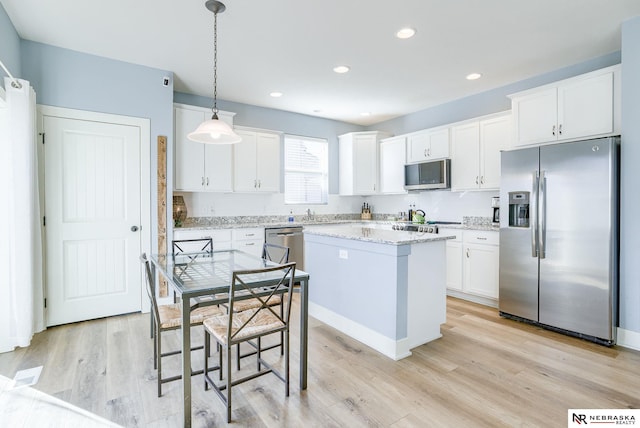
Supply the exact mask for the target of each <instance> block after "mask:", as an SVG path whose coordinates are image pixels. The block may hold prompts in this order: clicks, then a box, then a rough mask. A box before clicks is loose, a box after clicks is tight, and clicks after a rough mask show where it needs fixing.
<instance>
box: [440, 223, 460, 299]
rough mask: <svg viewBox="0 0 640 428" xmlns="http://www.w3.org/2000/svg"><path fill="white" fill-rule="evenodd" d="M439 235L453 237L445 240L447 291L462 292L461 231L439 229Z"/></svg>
mask: <svg viewBox="0 0 640 428" xmlns="http://www.w3.org/2000/svg"><path fill="white" fill-rule="evenodd" d="M438 233H439V234H441V235H454V236H455V239H449V240H447V243H446V247H447V289H449V290H456V291H462V230H460V229H440V230H439V231H438Z"/></svg>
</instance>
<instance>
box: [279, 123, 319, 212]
mask: <svg viewBox="0 0 640 428" xmlns="http://www.w3.org/2000/svg"><path fill="white" fill-rule="evenodd" d="M328 146H329V143H328V142H327V140H323V139H319V138H308V137H296V136H293V135H285V137H284V203H285V204H326V203H327V198H328V196H327V194H328V187H329V184H328V182H329V179H328V172H329V154H328Z"/></svg>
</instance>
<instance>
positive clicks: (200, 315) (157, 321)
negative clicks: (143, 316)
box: [140, 253, 224, 397]
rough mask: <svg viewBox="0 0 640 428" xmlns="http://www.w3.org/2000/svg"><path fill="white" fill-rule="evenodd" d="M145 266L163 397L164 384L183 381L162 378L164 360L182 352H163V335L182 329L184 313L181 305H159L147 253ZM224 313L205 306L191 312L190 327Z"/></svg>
mask: <svg viewBox="0 0 640 428" xmlns="http://www.w3.org/2000/svg"><path fill="white" fill-rule="evenodd" d="M140 260H141V261H142V263H143V264H144V268H145V276H146V279H147V280H146V281H145V283H146V290H147V295H148V296H149V300H150V302H151V316H152V318H153V324H154V335H153V336H154V337H153V339H154V340H153V368H154V369H158V397H160V396H161V395H162V384H163V383H167V382H172V381H174V380H178V379H182V375H177V376H171V377H167V378H163V377H162V358H163V357H168V356H171V355H180V353H181V351H180V350H176V351H168V352H162V333H163V332H165V331H170V330H177V329H179V328H181V327H182V311H181V307H180V304H176V303H174V304H172V305H158V301H157V299H156V293H155V281H154V278H153V275H152V273H151V262H150V261H149V259H148V258H147V255H146V254H145V253H143V254H142V256H140ZM223 313H224V312H223V311H222V310H221V309H220V308H219V307H218V306H205V307H202V308H197V309H194V310H192V311H191V317H190V326H191V327H193V326H197V325H201V324H202V323H203V322H204V320H205V319H206V318H208V317H215V316H219V315H222V314H223ZM202 348H203V346H196V347H193V348H191V350H192V351H196V350H198V349H202ZM203 372H204V371H203V370H196V371H193V370H192V371H191V375H192V376H193V375H196V374H200V373H203Z"/></svg>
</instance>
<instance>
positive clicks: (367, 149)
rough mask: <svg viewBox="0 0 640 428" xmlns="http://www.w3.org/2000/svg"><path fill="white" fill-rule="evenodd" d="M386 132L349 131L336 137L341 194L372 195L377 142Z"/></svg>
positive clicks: (375, 169) (375, 170)
mask: <svg viewBox="0 0 640 428" xmlns="http://www.w3.org/2000/svg"><path fill="white" fill-rule="evenodd" d="M388 136H389V135H388V134H385V133H382V132H377V131H371V132H351V133H349V134H344V135H340V136H339V137H338V143H339V144H338V145H339V170H340V171H339V174H340V180H339V181H340V194H341V195H372V194H375V193H378V192H379V187H378V142H379V141H380V140H381V139H382V138H385V137H388Z"/></svg>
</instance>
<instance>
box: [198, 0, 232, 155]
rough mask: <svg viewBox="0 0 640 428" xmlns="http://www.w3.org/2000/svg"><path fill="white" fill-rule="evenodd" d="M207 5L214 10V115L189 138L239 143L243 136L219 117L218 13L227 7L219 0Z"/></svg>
mask: <svg viewBox="0 0 640 428" xmlns="http://www.w3.org/2000/svg"><path fill="white" fill-rule="evenodd" d="M205 7H206V8H207V9H209V10H210V11H211V12H213V107H212V108H211V110H212V111H213V115H212V116H211V119H209V120H205V121H204V122H202V123H201V124H200V126H198V128H197V129H196V130H195V131H193V132H191V133H189V134H188V135H187V138H188V139H189V140H191V141H195V142H198V143H204V144H234V143H239V142H240V141H241V140H242V138H240V136H239V135H238V134H236V133H235V132H233V129H231V127H230V126H229V125H228V124H226V123H225V122H223V121H221V120H220V119H218V13H222V12H224V10H225V9H226V7H225V5H224V4H223V3H222V2H219V1H217V0H208V1H207V2H206V3H205Z"/></svg>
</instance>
